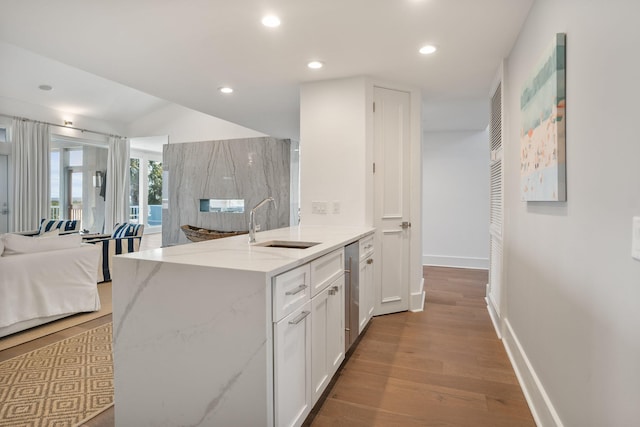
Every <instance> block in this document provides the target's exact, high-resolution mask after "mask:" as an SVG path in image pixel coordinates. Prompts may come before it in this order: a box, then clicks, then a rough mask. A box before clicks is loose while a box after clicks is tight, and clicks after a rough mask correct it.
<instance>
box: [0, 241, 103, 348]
mask: <svg viewBox="0 0 640 427" xmlns="http://www.w3.org/2000/svg"><path fill="white" fill-rule="evenodd" d="M99 257H100V250H99V248H98V247H96V246H94V245H82V246H79V247H74V248H68V249H61V250H55V251H48V252H36V253H25V254H18V255H10V256H2V257H0V336H4V335H7V334H9V333H13V332H16V331H15V330H13V329H15V326H14V327H13V328H11V326H12V325H16V324H18V323H20V322H25V323H24V324H25V325H31V323H32V322H26V321H29V320H33V319H41V320H42V322H40V323H44V322H46V321H50V320H53V319H49V320H47V319H48V318H50V317H51V316H58V317H61V316H63V315H71V314H75V313H79V312H85V311H96V310H99V309H100V298H99V296H98V287H97V272H98V259H99ZM36 323H38V322H36ZM31 326H33V325H31Z"/></svg>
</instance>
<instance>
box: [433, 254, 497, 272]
mask: <svg viewBox="0 0 640 427" xmlns="http://www.w3.org/2000/svg"><path fill="white" fill-rule="evenodd" d="M422 264H423V265H430V266H434V267H455V268H475V269H479V270H488V269H489V258H473V257H454V256H441V255H422Z"/></svg>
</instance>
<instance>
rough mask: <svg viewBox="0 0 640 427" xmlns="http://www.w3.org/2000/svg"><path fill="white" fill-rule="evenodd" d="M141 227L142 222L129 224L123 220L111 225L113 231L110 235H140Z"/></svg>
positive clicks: (115, 237) (113, 236) (117, 236)
mask: <svg viewBox="0 0 640 427" xmlns="http://www.w3.org/2000/svg"><path fill="white" fill-rule="evenodd" d="M143 228H144V225H143V224H130V223H128V222H123V223H122V224H116V225H115V226H114V227H113V233H112V234H111V237H112V238H114V239H119V238H122V237H137V236H141V235H142V229H143Z"/></svg>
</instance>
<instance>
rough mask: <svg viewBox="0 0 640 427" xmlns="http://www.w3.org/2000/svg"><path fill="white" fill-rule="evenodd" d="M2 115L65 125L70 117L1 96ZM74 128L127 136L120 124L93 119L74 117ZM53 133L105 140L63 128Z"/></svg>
mask: <svg viewBox="0 0 640 427" xmlns="http://www.w3.org/2000/svg"><path fill="white" fill-rule="evenodd" d="M0 113H2V114H7V115H10V116H18V117H24V118H27V119H31V120H39V121H43V122H49V123H59V124H61V125H62V124H64V121H65V119H67V118H68V115H67V114H66V113H65V112H63V111H59V110H54V109H52V108H47V107H43V106H41V105H36V104H30V103H28V102H23V101H19V100H16V99H11V98H7V97H4V96H0ZM73 127H77V128H81V129H90V130H93V131H98V132H105V133H113V134H117V135H122V136H126V134H125V133H124V132H125V127H124V126H123V125H121V124H119V123H112V122H108V121H106V120H99V119H94V118H91V117H84V116H79V115H77V114H74V115H73ZM51 131H52V132H53V133H57V134H60V135H66V136H74V137H82V138H85V139H98V140H104V137H103V136H96V135H95V134H91V133H88V132H86V133H80V132H77V131H72V130H69V129H65V128H62V127H52V128H51Z"/></svg>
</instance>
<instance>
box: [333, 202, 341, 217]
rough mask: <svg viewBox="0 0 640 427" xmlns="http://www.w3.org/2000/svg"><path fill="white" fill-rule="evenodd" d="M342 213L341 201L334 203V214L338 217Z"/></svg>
mask: <svg viewBox="0 0 640 427" xmlns="http://www.w3.org/2000/svg"><path fill="white" fill-rule="evenodd" d="M339 213H340V200H334V201H333V214H334V215H338V214H339Z"/></svg>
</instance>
